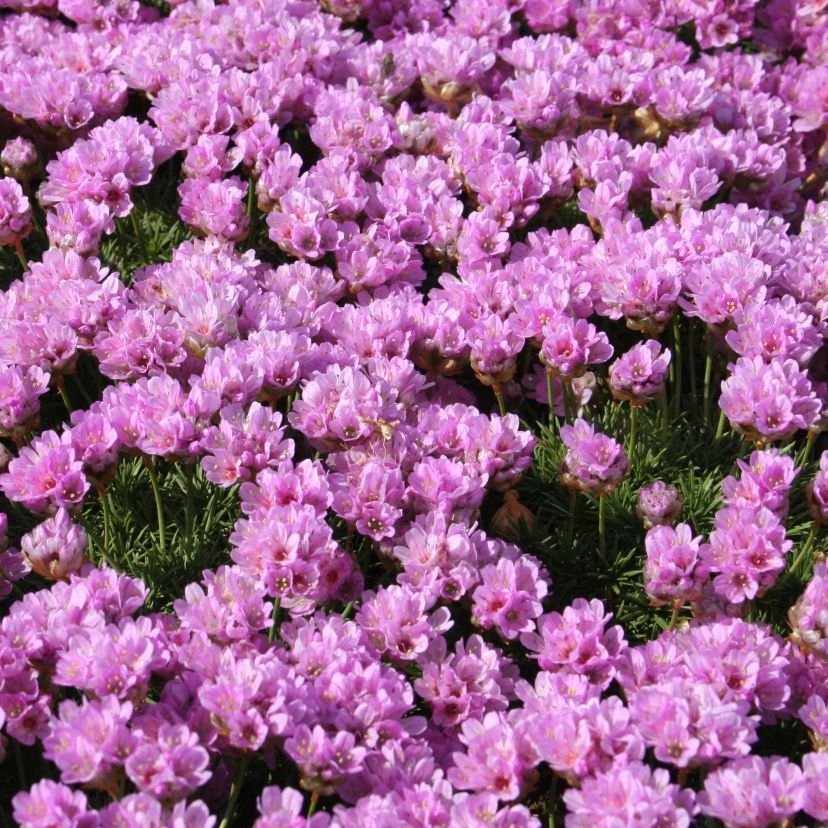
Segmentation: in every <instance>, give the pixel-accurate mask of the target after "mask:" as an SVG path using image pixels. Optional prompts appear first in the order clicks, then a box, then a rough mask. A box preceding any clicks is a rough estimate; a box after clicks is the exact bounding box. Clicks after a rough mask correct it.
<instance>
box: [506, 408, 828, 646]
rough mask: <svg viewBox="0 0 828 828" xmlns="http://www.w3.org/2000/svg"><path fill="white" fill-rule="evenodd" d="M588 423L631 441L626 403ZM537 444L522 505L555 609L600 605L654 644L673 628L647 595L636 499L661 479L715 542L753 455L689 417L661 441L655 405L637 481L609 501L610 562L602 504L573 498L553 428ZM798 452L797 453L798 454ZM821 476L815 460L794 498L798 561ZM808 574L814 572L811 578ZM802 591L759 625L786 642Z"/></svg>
mask: <svg viewBox="0 0 828 828" xmlns="http://www.w3.org/2000/svg"><path fill="white" fill-rule="evenodd" d="M585 417H586V419H588V420H589V421H591V422H593V423H594V424H595V426H596V428H598V429H600V430H601V431H604V432H605V433H607V434H609V435H611V436H613V437H615V438H616V439H617V440H619V441H621V442H626V441H627V439H628V435H629V431H630V409H629V406H628V405H626V404H623V403H605V404H603V405H602V406H601V407H600V408H596V409H589V410H588V411H587V412H586V413H585ZM535 433H536V434H537V435H538V444H537V447H536V449H535V457H534V462H533V464H532V467H531V469H530V471H529V474H528V475H527V476H526V478H525V479H524V480H523V481H522V483H521V484H520V487H519V493H520V499H521V502H522V503H524V504H525V505H526V506H528V507H529V508H530V509H531V510H532V512H533V513H534V514H535V517H536V524H535V527H534V529H533V531H532V532H531V533H527V532H525V531H524V532H523V534H522V536H521V537H520V539H519V542H520V543H521V545H522V546H523V548H524V549H525V551H527V552H529V553H531V554H533V555H535V556H537V557H538V558H539V559H540V560H542V561H543V562H544V564H545V565H546V567H547V568H548V569H549V571H550V573H551V574H552V580H553V584H552V595H553V603H554V605H555V606H556V608H562V607H565V606H566V605H568V604H569V603H571V602H572V601H573V600H574V599H575V598H577V597H579V596H581V597H586V598H599V599H601V600H602V601H603V602H604V603H605V605H607V607H608V608H609V609H611V610H612V611H613V612H614V613H615V617H616V619H617V620H618V622H620V623H621V624H623V626H624V628H625V630H626V632H627V637H628V639H629V640H630V641H631V642H633V643H640V642H643V641H646V640H648V639H650V638H652V637H654V636H655V635H657V634H658V632H659V630H660V629H664V628H666V627H667V626H668V624H669V618H670V611H669V609H664V608H660V609H654V608H652V607H651V606H650V605H649V599H648V597H647V595H646V593H645V592H644V587H643V582H642V576H641V573H642V569H643V566H644V562H645V560H646V554H645V552H644V536H645V531H644V528H643V526H642V523H641V521H640V520H639V519H638V518H637V516H636V514H635V505H636V500H637V492H638V489H639V488H641V486H643V485H645V484H647V483H651V482H652V481H654V480H663V481H665V482H667V483H672V484H673V485H675V486H677V487H678V489H679V491H680V492H681V495H682V497H683V499H684V508H683V511H682V515H681V517H680V520H681V521H683V522H685V523H689V524H690V526H692V527H693V529H694V531H695V532H696V533H697V534H702V535H705V536H706V535H707V534H708V533H709V532H710V530H711V529H712V527H713V519H714V516H715V512H716V510H717V508H718V507H719V506H720V505H721V482H722V480H723V479H724V478H725V477H726V476H727V475H729V474H732V473H735V472H736V471H737V468H736V465H735V464H736V460H737V459H739V458H740V457H744V458H746V457H747V456H748V454H749V453H750V450H751V447H750V446H749V445H748V444H747V443H744V442H743V441H742V440H740V439H739V438H738V437H737V436H736V435H734V434H733V433H732V432H730V431H728V432H727V433H726V434H725V435H724V436H722V437H720V438H719V439H716V438H715V427H714V426H713V425H712V424H711V425H710V426H705V425H704V424H702V423H701V422H700V418H697V417H689V416H688V415H687V413H686V412H683V413H682V414H681V415H679V416H678V417H676V418H674V419H673V420H672V422H671V423H670V424H669V428H668V432H667V441H666V443H665V442H663V440H662V425H661V413H660V411H659V409H658V406H657V405H656V404H655V403H651V404H650V405H649V406H647V407H646V408H644V409H642V410H641V411H640V413H639V424H638V439H637V444H636V447H635V452H634V456H633V457H632V458H631V464H630V465H631V470H630V476H629V478H628V479H627V480H626V481H625V482H624V483H622V484H621V486H619V488H618V489H617V490H616V491H615V492H613V493H612V494H610V495H608V496H607V498H606V537H607V553H606V557H602V556H601V552H600V545H599V542H598V504H597V500H596V499H595V498H591V497H589V496H587V495H583V494H574V493H572V492H570V491H569V490H567V489H565V488H564V487H563V486H562V485H561V484H560V482H559V472H558V469H559V467H560V464H561V461H562V460H563V456H564V454H565V447H564V446H563V444H562V443H561V441H560V438H559V437H558V436H557V433H556V432H553V431H552V430H550V429H549V428H548V427H546V426H542V427H540V428H539V429H537V428H536V429H535ZM790 448H791V449H792V448H793V447H792V446H791V447H790ZM815 470H816V463H815V462H814V461H811V462H810V463H809V464H808V466H807V467H806V468H805V469H804V470H803V472H802V474H801V475H800V480H799V481H798V484H797V485H795V487H794V490H793V492H792V496H791V500H792V505H791V514H790V517H789V519H788V521H787V527H788V536H789V537H790V538H791V539H792V540H794V541H795V546H794V549H793V550H792V551H791V553H790V559H793V558H794V557H795V556H796V553H797V551H799V550H800V549H801V548H802V545H803V544H804V542H805V539H806V536H807V534H808V531H809V528H810V524H811V521H810V518H809V516H808V514H807V509H806V506H805V503H804V495H803V491H802V483H803V481H805V480H808V479H810V478H811V477H812V476H813V473H814V471H815ZM805 574H808V573H805ZM802 588H803V580H802V578H801V577H794V576H791V577H788V578H784V579H780V582H779V583H778V584H777V586H775V587H774V589H772V590H771V591H770V592H769V593H768V594H767V595H766V596H765V597H764V598H762V599H761V600H760V601H757V602H756V605H755V608H753V617H754V619H755V620H761V621H764V622H765V623H768V624H771V626H773V628H774V630H775V631H776V632H777V633H780V634H783V635H784V634H785V612H786V610H787V608H788V607H789V606H790V605H791V604H792V603H793V602H794V601H795V600H796V597H797V595H798V594H799V593H801V591H802Z"/></svg>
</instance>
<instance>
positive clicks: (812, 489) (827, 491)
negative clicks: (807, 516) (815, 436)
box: [805, 451, 828, 523]
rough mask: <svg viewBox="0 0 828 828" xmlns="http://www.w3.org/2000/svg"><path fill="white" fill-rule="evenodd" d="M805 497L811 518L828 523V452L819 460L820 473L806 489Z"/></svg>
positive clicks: (823, 453)
mask: <svg viewBox="0 0 828 828" xmlns="http://www.w3.org/2000/svg"><path fill="white" fill-rule="evenodd" d="M805 497H806V499H807V501H808V510H809V511H810V513H811V517H812V518H813V519H814V520H815V521H817V522H819V523H828V451H824V452H822V455H821V456H820V458H819V471H818V472H817V473H816V474H815V475H814V479H813V480H812V481H811V482H810V483H808V484H807V485H806V487H805Z"/></svg>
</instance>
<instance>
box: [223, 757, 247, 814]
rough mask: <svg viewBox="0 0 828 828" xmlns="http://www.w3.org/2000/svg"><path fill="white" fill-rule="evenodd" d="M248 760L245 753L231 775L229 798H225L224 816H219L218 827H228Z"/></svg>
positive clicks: (242, 784) (242, 783)
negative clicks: (233, 774) (234, 772)
mask: <svg viewBox="0 0 828 828" xmlns="http://www.w3.org/2000/svg"><path fill="white" fill-rule="evenodd" d="M249 762H250V757H249V756H248V755H247V754H245V755H244V757H243V758H242V760H241V761H240V762H239V764H238V765H237V767H236V775H235V776H234V777H233V785H232V787H231V788H230V799H228V800H227V808H226V809H225V811H224V816H223V817H222V818H221V822H220V823H219V828H228V826H229V825H230V824H231V823H232V819H233V811H235V810H236V803H237V802H238V801H239V794H240V793H241V790H242V787H243V786H244V774H245V771H246V770H247V765H248V763H249Z"/></svg>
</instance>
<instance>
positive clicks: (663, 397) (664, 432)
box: [658, 388, 670, 446]
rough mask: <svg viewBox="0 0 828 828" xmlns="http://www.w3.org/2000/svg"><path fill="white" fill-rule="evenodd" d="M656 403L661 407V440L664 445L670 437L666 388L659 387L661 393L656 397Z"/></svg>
mask: <svg viewBox="0 0 828 828" xmlns="http://www.w3.org/2000/svg"><path fill="white" fill-rule="evenodd" d="M658 404H659V406H660V407H661V442H662V444H663V445H664V446H666V445H667V440H668V439H669V437H670V412H669V410H668V409H667V389H666V388H662V389H661V394H660V395H659V397H658Z"/></svg>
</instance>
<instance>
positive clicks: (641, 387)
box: [609, 339, 671, 406]
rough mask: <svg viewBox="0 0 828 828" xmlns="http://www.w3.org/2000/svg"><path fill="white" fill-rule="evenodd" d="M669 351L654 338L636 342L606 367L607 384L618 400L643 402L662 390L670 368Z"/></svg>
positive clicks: (633, 403) (632, 402) (640, 403)
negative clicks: (607, 370)
mask: <svg viewBox="0 0 828 828" xmlns="http://www.w3.org/2000/svg"><path fill="white" fill-rule="evenodd" d="M670 357H671V354H670V351H668V350H664V351H663V352H662V351H661V345H660V344H659V343H658V342H656V341H655V340H654V339H650V340H647V342H639V343H638V344H637V345H633V347H632V348H630V350H629V351H627V352H626V353H625V354H622V355H621V356H620V357H619V358H618V359H617V360H616V361H615V362H613V363H612V365H610V367H609V387H610V390H611V391H612V396H613V397H615V399H617V400H627V402H629V403H630V404H631V405H638V406H640V405H644V404H645V403H646V402H647V401H648V400H651V399H653V397H655V396H657V395H658V394H659V393H661V391H662V389H663V388H664V383H665V382H666V380H667V374H668V372H669V368H670Z"/></svg>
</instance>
